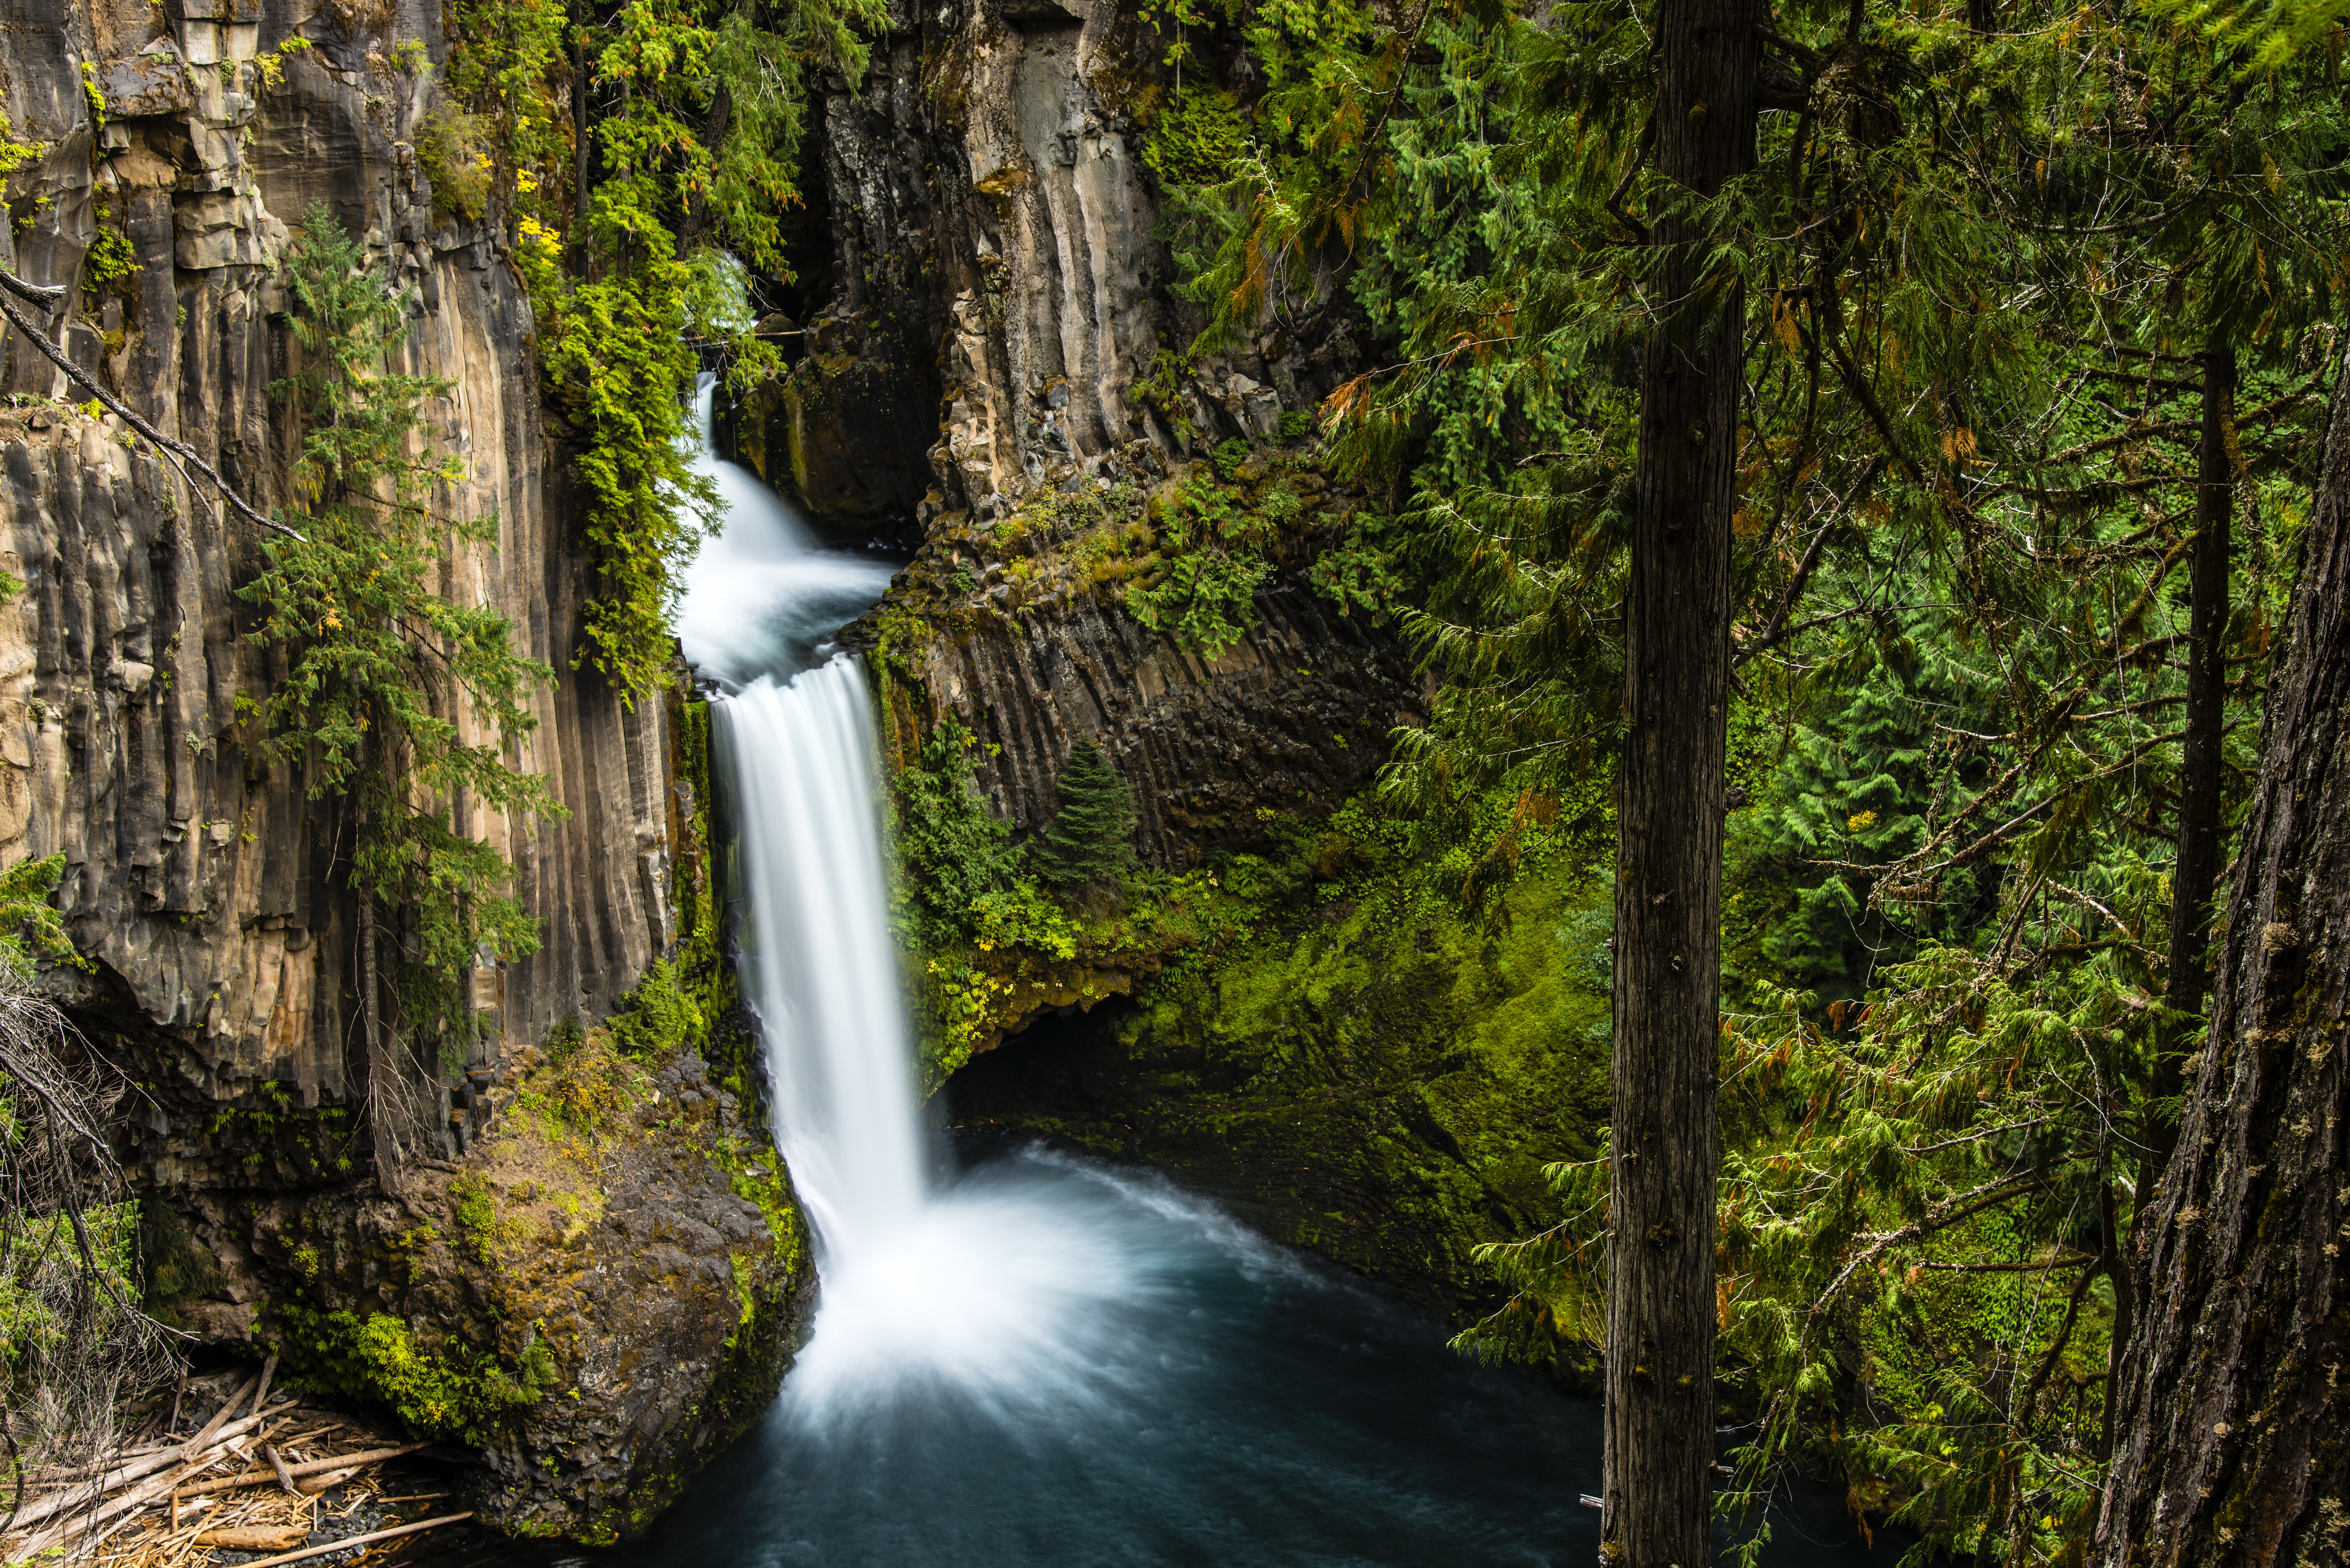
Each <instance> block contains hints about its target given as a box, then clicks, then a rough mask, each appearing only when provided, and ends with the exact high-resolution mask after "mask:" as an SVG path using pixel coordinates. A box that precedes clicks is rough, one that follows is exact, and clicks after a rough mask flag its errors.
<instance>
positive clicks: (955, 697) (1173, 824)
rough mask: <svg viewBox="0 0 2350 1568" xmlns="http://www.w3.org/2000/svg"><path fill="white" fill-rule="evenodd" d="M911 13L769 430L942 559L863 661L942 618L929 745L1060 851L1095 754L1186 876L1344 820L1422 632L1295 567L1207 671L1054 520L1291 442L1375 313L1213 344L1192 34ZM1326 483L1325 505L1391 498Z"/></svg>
mask: <svg viewBox="0 0 2350 1568" xmlns="http://www.w3.org/2000/svg"><path fill="white" fill-rule="evenodd" d="M891 18H892V19H891V22H890V26H889V30H888V33H887V35H886V36H884V37H883V38H881V39H879V40H878V41H877V43H876V47H875V51H874V61H873V67H872V71H871V73H870V76H869V78H868V81H867V82H866V83H865V84H864V86H863V88H862V89H861V90H851V89H850V88H849V87H848V85H847V84H846V83H835V84H834V85H833V87H832V89H831V90H830V91H829V92H828V93H827V97H826V99H825V101H824V113H823V118H822V122H821V127H820V130H819V134H818V136H817V139H816V148H815V149H814V151H815V154H816V159H817V161H818V162H819V163H820V167H821V171H822V192H823V215H824V218H825V220H826V222H827V224H828V227H829V234H830V236H831V241H832V244H831V249H830V251H829V254H827V255H826V256H823V257H821V258H818V259H816V261H813V262H812V263H811V265H810V271H811V272H812V273H813V274H814V275H816V276H817V277H819V278H820V279H822V280H824V282H825V284H826V287H825V289H824V292H823V293H822V294H821V296H820V297H819V298H818V299H817V300H816V304H815V306H814V308H813V309H812V310H811V312H810V314H809V318H808V320H807V321H806V323H805V324H804V325H799V326H798V327H797V329H798V330H799V331H800V332H802V333H803V334H804V336H802V337H798V338H796V339H791V338H787V339H785V341H786V342H787V343H796V344H797V345H798V347H797V348H796V350H795V352H797V354H798V356H799V358H798V362H797V364H796V366H795V369H794V373H793V375H792V376H791V377H790V379H788V380H787V381H785V383H784V384H783V385H782V386H781V387H779V388H777V389H775V390H774V391H772V392H769V393H766V394H764V395H763V396H761V397H759V398H757V399H755V400H754V403H753V406H752V410H750V412H749V414H748V416H747V417H746V418H745V419H744V420H743V433H742V441H743V447H744V455H745V456H746V458H747V459H748V460H749V461H751V462H754V464H756V465H757V466H758V467H759V468H760V469H761V471H762V472H763V473H764V474H765V475H766V476H767V477H768V479H769V480H770V482H771V483H775V484H776V485H777V487H778V488H779V489H781V490H783V491H784V493H785V494H787V495H789V496H791V497H793V498H794V499H795V500H796V501H798V502H799V504H801V505H802V507H803V508H804V509H805V510H806V511H807V512H808V513H809V514H811V516H812V517H813V518H814V519H815V521H816V523H817V525H818V526H819V528H825V527H827V526H829V527H830V528H831V530H832V532H833V533H834V535H835V536H841V535H844V534H847V533H853V532H855V531H857V530H859V529H862V530H865V531H868V532H879V533H884V534H889V535H898V536H903V535H912V536H914V537H915V538H917V539H918V540H919V545H920V548H919V551H918V553H917V554H916V556H915V558H914V560H913V562H912V563H911V564H910V567H909V570H908V572H907V574H906V575H905V576H903V577H902V578H901V579H900V582H899V586H898V587H897V588H896V589H895V590H894V591H893V594H892V597H891V599H890V601H889V603H887V604H885V605H884V607H882V610H881V611H880V612H879V614H878V615H877V617H876V618H874V620H873V621H872V622H870V623H868V626H867V627H866V628H860V629H861V633H862V635H861V637H858V636H853V638H852V640H859V641H862V642H863V643H864V644H865V645H867V646H872V645H873V644H874V643H875V642H876V641H877V639H878V637H879V628H880V627H881V626H882V625H884V624H886V623H887V622H888V621H889V618H890V615H891V612H892V610H893V609H897V610H901V611H903V612H905V613H906V614H907V615H909V616H910V617H911V618H913V619H912V623H911V624H918V625H919V627H920V634H919V635H917V636H912V637H909V638H907V639H902V640H899V641H895V642H893V648H892V651H893V659H892V662H893V665H894V667H895V669H896V670H897V671H898V675H899V687H898V690H899V698H900V701H899V702H898V703H897V704H895V705H894V706H893V708H892V710H891V711H890V712H889V715H888V720H889V723H890V725H891V729H892V733H893V737H894V739H895V740H896V742H897V744H898V746H899V755H900V756H901V757H902V756H904V755H906V754H909V753H907V751H906V748H907V747H909V746H910V743H911V742H912V741H913V739H914V738H915V737H917V736H918V735H919V734H920V733H921V732H924V731H926V730H928V729H929V728H930V727H931V725H933V724H935V723H936V722H939V721H940V720H941V719H942V718H945V717H948V716H950V715H951V716H953V717H954V718H955V719H957V720H958V721H959V722H962V723H963V724H964V725H965V726H966V727H968V728H970V729H971V730H972V732H974V733H975V734H977V735H979V736H980V737H981V738H982V739H983V741H985V742H989V746H990V749H989V750H987V751H985V752H984V753H982V755H983V761H982V762H981V763H980V774H979V783H980V785H981V787H982V789H983V791H984V792H985V793H986V794H987V796H988V798H989V801H990V805H991V806H992V808H993V810H994V811H995V812H996V814H997V815H1000V816H1003V817H1005V818H1007V819H1008V820H1010V821H1012V822H1014V824H1015V825H1017V826H1019V827H1020V828H1021V829H1023V830H1029V829H1034V828H1035V827H1036V826H1040V825H1041V824H1042V823H1043V822H1044V820H1045V818H1047V817H1048V816H1049V815H1051V812H1052V810H1053V805H1054V799H1055V796H1054V789H1053V784H1054V779H1055V776H1056V774H1057V773H1058V770H1059V767H1060V763H1061V761H1062V759H1063V758H1064V757H1065V756H1066V754H1067V752H1068V749H1069V746H1070V745H1071V744H1072V743H1073V742H1075V741H1076V739H1077V738H1078V737H1080V736H1087V735H1090V736H1094V737H1096V738H1097V739H1098V740H1100V741H1101V742H1102V743H1103V745H1104V747H1105V749H1106V750H1107V752H1108V753H1109V754H1110V756H1111V757H1112V759H1113V760H1114V762H1115V763H1116V764H1117V765H1118V768H1119V769H1120V771H1121V772H1122V773H1123V774H1125V776H1126V777H1127V778H1128V781H1129V782H1130V783H1132V784H1134V786H1135V789H1136V793H1137V794H1138V796H1139V801H1140V804H1141V806H1142V810H1143V815H1144V820H1143V823H1142V826H1141V829H1140V831H1139V835H1138V837H1137V841H1136V842H1137V845H1138V846H1139V848H1140V849H1141V851H1142V853H1143V854H1144V856H1145V857H1146V858H1147V859H1149V860H1150V861H1152V862H1154V863H1157V864H1160V865H1165V866H1169V867H1177V868H1180V867H1186V866H1189V865H1192V864H1195V863H1196V862H1197V861H1198V859H1199V857H1200V856H1201V854H1202V853H1203V852H1205V851H1206V850H1207V849H1209V848H1210V847H1211V846H1217V845H1225V844H1232V843H1242V842H1247V841H1250V840H1252V839H1253V838H1254V837H1255V836H1257V834H1258V833H1259V832H1260V831H1261V829H1262V826H1263V821H1264V820H1265V816H1266V815H1268V814H1272V813H1276V812H1294V811H1297V810H1300V809H1313V810H1326V809H1328V808H1330V807H1331V806H1334V805H1336V804H1337V803H1338V801H1339V800H1341V799H1343V798H1344V796H1345V795H1346V794H1347V793H1348V792H1349V791H1351V790H1352V789H1354V788H1356V787H1357V786H1358V785H1360V784H1362V783H1363V782H1364V781H1365V780H1366V779H1367V777H1368V776H1369V774H1370V773H1371V772H1372V770H1374V769H1375V768H1376V767H1377V766H1378V763H1379V762H1380V761H1381V760H1382V759H1383V757H1384V756H1385V754H1386V742H1385V737H1386V734H1387V732H1388V730H1390V729H1391V728H1392V727H1393V726H1395V725H1397V724H1399V723H1408V722H1413V721H1414V720H1415V719H1416V718H1417V717H1418V714H1419V706H1420V701H1419V691H1418V690H1417V687H1416V685H1415V683H1414V681H1413V680H1412V678H1411V672H1410V668H1409V659H1408V658H1407V657H1406V655H1405V654H1404V652H1403V650H1402V649H1400V648H1399V646H1398V645H1397V643H1396V642H1395V640H1394V639H1393V638H1392V636H1390V635H1388V634H1387V633H1386V632H1383V631H1381V630H1379V629H1378V628H1373V627H1370V626H1367V625H1366V624H1365V622H1364V621H1363V619H1362V618H1361V617H1360V616H1359V614H1357V615H1355V616H1352V617H1350V616H1347V615H1344V614H1341V613H1340V612H1339V610H1338V608H1337V607H1336V606H1335V605H1334V604H1332V603H1331V602H1330V601H1329V600H1327V599H1326V598H1323V597H1320V596H1318V595H1317V594H1316V593H1315V592H1314V591H1313V589H1312V588H1311V587H1309V586H1308V585H1307V583H1306V581H1305V577H1304V576H1303V575H1302V573H1300V572H1298V571H1295V570H1290V571H1285V572H1284V573H1283V574H1281V575H1280V576H1276V577H1275V578H1274V579H1273V580H1272V581H1271V582H1269V583H1268V584H1267V585H1266V587H1264V589H1263V591H1262V592H1261V593H1260V595H1259V597H1258V601H1257V604H1256V607H1255V611H1256V613H1255V617H1254V620H1255V624H1254V625H1253V627H1252V628H1249V630H1248V633H1247V635H1246V637H1245V638H1244V639H1243V640H1242V641H1241V642H1239V643H1238V644H1236V645H1235V646H1233V647H1232V648H1230V649H1223V650H1221V651H1220V652H1219V653H1218V654H1217V655H1216V656H1214V657H1206V656H1203V655H1201V653H1199V652H1196V651H1187V650H1186V649H1184V648H1183V647H1181V646H1180V645H1179V644H1178V642H1177V641H1176V640H1175V639H1172V638H1170V637H1168V636H1165V635H1162V634H1159V633H1157V632H1152V631H1149V630H1147V629H1146V628H1143V627H1141V626H1140V625H1139V624H1138V623H1137V622H1136V621H1135V620H1134V618H1132V617H1131V616H1129V615H1128V614H1127V613H1126V611H1125V609H1124V607H1123V598H1122V590H1121V587H1120V585H1119V584H1118V583H1117V582H1115V581H1109V582H1103V581H1097V580H1094V579H1092V578H1090V577H1088V576H1085V575H1084V574H1082V573H1073V572H1070V571H1068V570H1066V569H1065V568H1066V563H1065V562H1062V563H1056V562H1055V560H1054V558H1053V557H1054V553H1055V552H1054V545H1055V543H1056V540H1055V537H1054V535H1053V531H1052V529H1051V528H1050V527H1049V526H1043V525H1032V519H1035V518H1036V517H1038V516H1039V514H1046V513H1057V514H1063V515H1066V514H1070V513H1072V512H1074V511H1076V510H1078V509H1080V508H1082V507H1083V506H1084V505H1085V504H1087V502H1088V501H1089V500H1090V501H1094V502H1098V501H1099V500H1100V498H1102V497H1103V496H1104V495H1106V494H1107V493H1110V492H1113V491H1115V490H1117V489H1118V488H1119V487H1121V486H1124V487H1128V488H1130V489H1131V490H1134V491H1139V492H1164V491H1165V490H1166V489H1167V488H1168V487H1169V486H1170V484H1171V483H1174V482H1175V481H1177V480H1179V479H1180V477H1181V476H1182V475H1183V474H1184V473H1186V472H1189V470H1190V469H1191V466H1192V465H1193V464H1194V463H1195V462H1198V461H1199V460H1201V459H1203V458H1205V457H1206V455H1207V454H1208V453H1209V452H1211V450H1212V449H1213V448H1215V447H1216V446H1218V445H1219V444H1220V443H1222V442H1224V441H1231V440H1233V439H1235V438H1238V439H1243V440H1245V441H1248V442H1250V443H1251V444H1252V445H1254V446H1257V447H1260V448H1271V447H1272V446H1274V444H1275V443H1276V442H1277V441H1278V439H1279V437H1280V435H1281V434H1282V421H1283V416H1284V413H1303V412H1306V411H1309V410H1312V409H1314V408H1315V406H1316V405H1317V404H1318V403H1319V402H1320V400H1321V399H1322V398H1323V397H1324V396H1325V395H1326V394H1327V393H1328V392H1329V391H1330V389H1332V388H1334V387H1335V386H1336V384H1337V383H1338V381H1339V380H1340V379H1342V378H1343V377H1344V376H1346V375H1347V374H1349V373H1351V371H1352V370H1353V369H1355V368H1356V361H1357V358H1358V357H1359V350H1358V349H1357V345H1356V340H1355V333H1356V331H1357V329H1358V327H1359V322H1358V320H1357V317H1355V316H1354V315H1353V314H1352V313H1351V312H1350V310H1349V308H1348V307H1347V301H1346V300H1345V298H1344V296H1343V292H1341V291H1333V292H1332V294H1331V295H1330V296H1329V297H1328V298H1326V300H1325V301H1324V302H1323V303H1322V304H1321V305H1320V306H1316V307H1315V308H1313V309H1311V310H1307V311H1305V312H1302V313H1298V314H1295V315H1293V316H1289V317H1284V318H1282V319H1280V320H1278V321H1269V322H1267V323H1266V324H1265V327H1264V329H1263V331H1262V332H1261V333H1260V334H1258V335H1257V336H1256V337H1254V338H1253V340H1251V341H1250V342H1248V343H1246V344H1243V345H1241V346H1238V347H1234V348H1228V349H1226V350H1224V351H1222V352H1218V353H1213V354H1208V355H1204V356H1197V357H1194V356H1192V355H1191V354H1190V353H1189V349H1190V348H1191V344H1192V341H1193V339H1194V338H1195V337H1196V336H1197V335H1198V333H1199V331H1200V328H1201V326H1202V325H1203V324H1204V319H1203V317H1202V316H1201V311H1200V309H1199V307H1198V306H1195V305H1192V304H1191V303H1189V302H1187V301H1185V300H1183V299H1182V298H1180V296H1178V294H1177V293H1176V292H1175V291H1174V290H1173V289H1172V287H1171V285H1172V284H1173V283H1174V281H1175V269H1174V266H1173V264H1172V262H1171V260H1170V256H1169V254H1168V250H1167V246H1166V244H1165V243H1164V242H1163V240H1162V239H1161V237H1160V227H1161V220H1160V214H1159V204H1158V203H1159V197H1158V192H1159V184H1158V182H1157V181H1156V179H1155V177H1154V176H1153V175H1152V174H1151V172H1150V171H1149V169H1148V168H1147V167H1146V165H1145V162H1144V159H1143V152H1142V149H1143V145H1144V124H1145V122H1146V121H1147V120H1148V119H1149V116H1150V115H1151V114H1152V113H1153V112H1155V110H1156V109H1157V108H1158V107H1159V106H1160V105H1162V104H1163V103H1164V102H1165V100H1166V97H1167V93H1168V91H1169V88H1170V86H1171V81H1172V78H1171V73H1170V71H1169V70H1168V69H1167V68H1166V67H1165V66H1164V64H1163V58H1164V55H1165V52H1166V47H1167V41H1166V40H1165V39H1163V38H1161V37H1160V36H1159V34H1158V33H1156V32H1155V31H1153V30H1152V28H1151V27H1150V26H1149V25H1147V24H1146V23H1144V22H1143V21H1141V20H1140V19H1139V14H1138V9H1137V8H1136V7H1134V6H1132V5H1121V4H1120V3H1119V0H1066V4H1064V3H1062V0H949V3H948V4H945V5H940V6H938V7H936V8H935V9H922V8H919V7H917V6H915V5H912V4H911V0H899V4H898V5H895V6H894V7H893V9H892V13H891ZM1205 47H1206V51H1207V54H1208V55H1209V56H1210V58H1207V59H1204V60H1203V61H1201V63H1199V64H1196V65H1195V66H1194V67H1192V68H1193V70H1194V72H1195V79H1196V73H1197V72H1198V71H1200V70H1201V69H1205V68H1211V67H1213V66H1214V65H1215V64H1216V62H1215V61H1214V59H1213V58H1212V56H1213V55H1214V54H1215V52H1216V48H1217V47H1216V46H1214V45H1212V44H1210V45H1207V46H1205ZM779 325H782V326H785V327H791V326H794V325H795V324H790V323H784V324H779ZM1313 483H1314V484H1315V488H1316V490H1317V492H1318V493H1316V494H1315V495H1314V496H1312V497H1310V499H1309V509H1310V508H1312V507H1315V506H1319V507H1323V508H1325V509H1328V510H1333V511H1335V510H1337V509H1341V508H1345V507H1347V506H1352V505H1360V504H1367V498H1365V497H1362V496H1360V495H1358V494H1355V493H1350V492H1348V491H1347V489H1346V487H1345V486H1344V485H1343V484H1341V485H1336V486H1325V485H1323V483H1322V482H1321V481H1320V480H1319V479H1318V478H1317V479H1315V481H1314V482H1313ZM908 514H910V521H909V519H908ZM1058 542H1066V541H1058ZM1056 566H1057V567H1060V568H1063V569H1055V568H1056Z"/></svg>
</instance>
